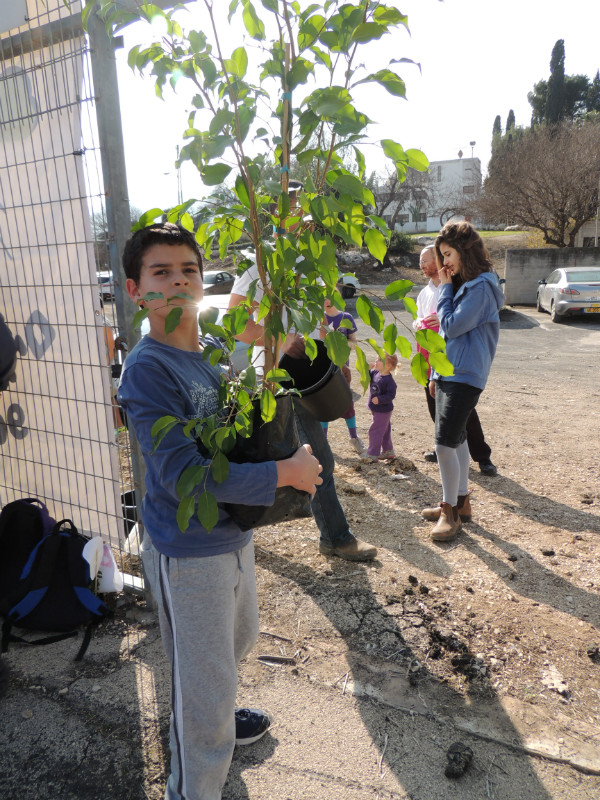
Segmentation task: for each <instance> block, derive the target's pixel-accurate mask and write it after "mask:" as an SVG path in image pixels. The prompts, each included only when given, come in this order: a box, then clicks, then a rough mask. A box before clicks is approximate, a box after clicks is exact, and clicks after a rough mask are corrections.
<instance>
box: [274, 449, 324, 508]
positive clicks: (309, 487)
mask: <svg viewBox="0 0 600 800" xmlns="http://www.w3.org/2000/svg"><path fill="white" fill-rule="evenodd" d="M276 463H277V486H278V487H279V486H293V487H294V489H298V490H300V491H301V492H308V493H309V494H310V496H311V497H314V496H315V492H316V491H317V486H320V485H321V484H322V483H323V478H321V477H320V474H321V470H322V469H323V467H322V466H321V465H320V464H319V462H318V461H317V459H316V458H315V457H314V456H313V455H312V449H311V447H310V445H309V444H303V445H302V447H299V448H298V450H296V452H295V453H294V455H293V456H291V458H286V459H284V460H283V461H277V462H276Z"/></svg>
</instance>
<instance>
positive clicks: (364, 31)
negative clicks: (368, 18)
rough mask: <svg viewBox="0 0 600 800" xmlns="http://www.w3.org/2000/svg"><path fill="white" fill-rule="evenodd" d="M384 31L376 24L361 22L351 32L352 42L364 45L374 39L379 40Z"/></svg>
mask: <svg viewBox="0 0 600 800" xmlns="http://www.w3.org/2000/svg"><path fill="white" fill-rule="evenodd" d="M384 33H387V31H386V29H385V28H384V27H383V26H382V25H378V24H377V23H376V22H363V23H361V24H360V25H358V26H357V27H356V28H355V29H354V31H353V32H352V41H353V42H359V43H360V44H365V42H372V41H373V40H374V39H381V37H382V36H383V34H384Z"/></svg>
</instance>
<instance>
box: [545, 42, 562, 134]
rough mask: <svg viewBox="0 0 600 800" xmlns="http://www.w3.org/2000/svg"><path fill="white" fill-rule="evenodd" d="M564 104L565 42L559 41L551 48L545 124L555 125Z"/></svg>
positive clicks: (560, 115) (560, 116)
mask: <svg viewBox="0 0 600 800" xmlns="http://www.w3.org/2000/svg"><path fill="white" fill-rule="evenodd" d="M564 103H565V40H564V39H559V40H558V41H557V42H556V44H555V45H554V47H553V48H552V56H551V58H550V78H549V79H548V98H547V101H546V122H550V123H556V122H558V121H559V120H560V119H561V118H562V116H563V107H564Z"/></svg>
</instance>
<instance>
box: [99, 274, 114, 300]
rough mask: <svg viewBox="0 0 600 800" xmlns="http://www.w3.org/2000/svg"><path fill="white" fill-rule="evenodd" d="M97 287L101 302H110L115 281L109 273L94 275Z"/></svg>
mask: <svg viewBox="0 0 600 800" xmlns="http://www.w3.org/2000/svg"><path fill="white" fill-rule="evenodd" d="M96 279H97V281H98V287H99V288H100V293H101V295H102V299H103V300H112V299H113V298H114V296H115V280H114V278H113V274H112V272H110V271H103V272H97V273H96Z"/></svg>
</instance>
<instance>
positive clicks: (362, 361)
mask: <svg viewBox="0 0 600 800" xmlns="http://www.w3.org/2000/svg"><path fill="white" fill-rule="evenodd" d="M356 369H357V370H358V374H359V375H360V385H361V386H362V388H363V391H365V392H366V391H367V389H368V388H369V384H370V383H371V378H370V377H369V363H368V361H367V357H366V356H365V354H364V352H363V349H362V347H357V348H356Z"/></svg>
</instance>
